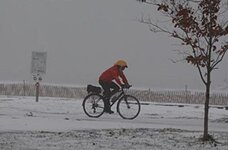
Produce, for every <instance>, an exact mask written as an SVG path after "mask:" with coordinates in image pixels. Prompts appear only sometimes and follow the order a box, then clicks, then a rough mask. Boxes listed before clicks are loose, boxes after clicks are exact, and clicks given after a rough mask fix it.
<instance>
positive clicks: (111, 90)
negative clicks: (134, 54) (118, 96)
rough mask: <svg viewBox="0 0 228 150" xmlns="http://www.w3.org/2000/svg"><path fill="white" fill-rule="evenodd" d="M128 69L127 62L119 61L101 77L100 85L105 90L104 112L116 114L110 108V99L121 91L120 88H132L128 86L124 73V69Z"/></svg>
mask: <svg viewBox="0 0 228 150" xmlns="http://www.w3.org/2000/svg"><path fill="white" fill-rule="evenodd" d="M127 67H128V66H127V62H126V61H124V60H118V61H117V62H116V63H115V64H114V65H113V66H112V67H110V68H109V69H107V70H105V71H104V72H103V73H102V74H101V75H100V77H99V84H100V85H101V86H102V88H103V89H104V97H105V100H104V101H105V108H104V111H105V112H107V113H110V114H112V113H114V112H113V111H112V110H111V107H110V101H109V100H110V97H111V96H112V95H113V94H115V93H116V92H118V91H119V90H120V87H123V86H125V87H130V85H129V84H128V80H127V78H126V76H125V75H124V73H123V71H124V69H125V68H127ZM120 78H121V80H120ZM113 80H115V81H116V83H117V84H118V85H117V84H116V83H115V82H113Z"/></svg>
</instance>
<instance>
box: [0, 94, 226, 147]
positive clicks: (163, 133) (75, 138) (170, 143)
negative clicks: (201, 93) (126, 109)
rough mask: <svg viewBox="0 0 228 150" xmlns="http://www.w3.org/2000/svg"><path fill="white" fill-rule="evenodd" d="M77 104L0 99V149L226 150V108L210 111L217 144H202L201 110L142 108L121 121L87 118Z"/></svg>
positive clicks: (158, 105)
mask: <svg viewBox="0 0 228 150" xmlns="http://www.w3.org/2000/svg"><path fill="white" fill-rule="evenodd" d="M81 104H82V99H66V98H48V97H40V99H39V102H35V98H34V97H12V96H10V97H9V96H0V149H1V150H12V149H13V150H63V149H64V150H76V149H79V150H81V149H97V150H100V149H105V150H106V149H118V150H120V149H142V150H144V149H148V150H149V149H150V150H151V149H153V150H154V149H159V150H160V149H164V150H168V149H170V150H172V149H175V150H176V149H177V150H185V149H194V150H195V149H198V150H202V149H207V150H212V149H213V150H214V149H219V150H227V149H228V110H226V108H225V107H224V106H221V107H219V106H211V107H210V111H209V119H210V120H209V132H210V134H211V135H213V137H214V138H215V139H216V140H217V141H218V142H219V143H204V144H203V143H202V142H200V141H199V138H200V137H201V136H202V132H203V116H204V109H203V105H184V104H164V103H147V102H142V110H141V113H140V115H139V116H138V117H137V118H136V119H134V120H123V119H122V118H121V117H120V116H119V115H118V113H116V112H115V113H114V114H104V115H103V116H101V117H100V118H96V119H94V118H89V117H87V116H86V115H85V114H84V112H83V109H82V105H81ZM112 109H113V110H115V108H112Z"/></svg>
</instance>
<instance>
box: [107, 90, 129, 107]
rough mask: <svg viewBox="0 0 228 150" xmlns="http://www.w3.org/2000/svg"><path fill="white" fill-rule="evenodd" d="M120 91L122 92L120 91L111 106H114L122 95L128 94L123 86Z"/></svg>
mask: <svg viewBox="0 0 228 150" xmlns="http://www.w3.org/2000/svg"><path fill="white" fill-rule="evenodd" d="M119 92H120V93H119V95H118V96H117V98H116V99H115V101H113V102H111V104H110V107H112V106H113V105H114V104H115V103H116V102H117V101H118V100H120V99H121V98H122V97H124V96H125V95H126V94H125V92H124V89H123V88H121V90H120V91H119ZM117 93H118V92H117ZM117 93H116V94H117Z"/></svg>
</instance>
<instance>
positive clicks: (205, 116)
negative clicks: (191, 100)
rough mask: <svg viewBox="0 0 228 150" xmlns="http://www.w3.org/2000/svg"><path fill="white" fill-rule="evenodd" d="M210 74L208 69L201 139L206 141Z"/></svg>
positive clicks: (207, 138)
mask: <svg viewBox="0 0 228 150" xmlns="http://www.w3.org/2000/svg"><path fill="white" fill-rule="evenodd" d="M210 78H211V75H210V71H208V74H207V84H206V95H205V96H206V100H205V105H204V133H203V140H204V141H207V140H209V137H210V136H209V134H208V113H209V100H210V85H211V81H210Z"/></svg>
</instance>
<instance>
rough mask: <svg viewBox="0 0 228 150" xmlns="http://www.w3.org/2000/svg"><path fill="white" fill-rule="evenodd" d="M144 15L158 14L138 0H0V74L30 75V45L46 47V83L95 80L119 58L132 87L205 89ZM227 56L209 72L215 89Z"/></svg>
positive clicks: (2, 77) (8, 77) (7, 77)
mask: <svg viewBox="0 0 228 150" xmlns="http://www.w3.org/2000/svg"><path fill="white" fill-rule="evenodd" d="M142 14H143V15H145V16H150V15H152V17H155V18H156V15H157V14H156V10H155V11H154V10H152V9H151V8H150V7H149V6H147V5H145V4H142V3H138V2H136V0H105V1H104V0H1V1H0V49H1V50H0V81H2V82H8V81H10V82H12V81H13V82H14V81H17V82H22V81H23V80H25V81H26V82H33V80H32V75H31V73H30V67H31V55H32V51H44V52H47V70H46V74H45V75H44V76H43V81H42V82H43V83H51V84H71V85H86V84H98V82H97V80H98V77H99V75H100V74H101V73H102V71H104V70H105V69H107V68H109V67H110V66H112V65H113V63H115V61H116V60H118V59H124V60H126V61H127V62H128V65H129V68H128V69H127V70H126V71H125V74H126V76H127V78H128V80H129V82H130V83H131V84H132V85H133V86H135V87H143V88H171V89H184V88H185V86H188V88H190V89H204V85H203V83H202V82H201V80H200V77H199V74H198V72H197V70H196V68H195V67H193V66H191V65H189V64H186V62H179V63H173V62H172V61H171V59H174V60H176V59H180V58H181V56H180V55H176V54H175V52H174V50H176V49H182V47H180V46H178V43H177V41H175V40H173V39H172V38H170V37H167V35H166V34H161V33H153V32H151V31H150V30H149V27H148V26H147V25H145V24H142V23H140V22H139V21H138V20H137V19H139V18H140V17H141V16H142ZM227 63H228V59H227V58H225V59H224V61H223V62H222V63H221V65H220V66H219V69H218V70H216V72H215V73H214V74H213V79H212V80H213V83H212V88H217V87H220V86H221V85H222V84H223V81H224V80H225V79H227V78H228V75H227V74H228V65H227Z"/></svg>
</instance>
